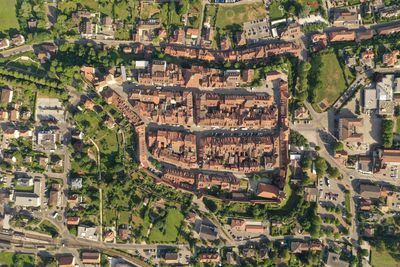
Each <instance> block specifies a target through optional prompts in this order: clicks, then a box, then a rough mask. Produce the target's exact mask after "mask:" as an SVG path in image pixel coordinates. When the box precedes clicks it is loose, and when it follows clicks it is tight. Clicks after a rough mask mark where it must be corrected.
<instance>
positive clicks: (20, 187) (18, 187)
mask: <svg viewBox="0 0 400 267" xmlns="http://www.w3.org/2000/svg"><path fill="white" fill-rule="evenodd" d="M14 190H15V191H20V192H33V186H23V185H16V186H15V187H14Z"/></svg>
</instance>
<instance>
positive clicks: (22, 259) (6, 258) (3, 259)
mask: <svg viewBox="0 0 400 267" xmlns="http://www.w3.org/2000/svg"><path fill="white" fill-rule="evenodd" d="M3 264H4V265H6V266H10V267H11V266H17V267H20V266H21V267H31V266H32V267H33V266H35V258H34V256H33V255H30V254H21V253H18V254H16V253H12V252H0V265H3Z"/></svg>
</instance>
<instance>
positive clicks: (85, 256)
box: [81, 252, 101, 263]
mask: <svg viewBox="0 0 400 267" xmlns="http://www.w3.org/2000/svg"><path fill="white" fill-rule="evenodd" d="M81 260H82V263H100V260H101V258H100V253H98V252H82V254H81Z"/></svg>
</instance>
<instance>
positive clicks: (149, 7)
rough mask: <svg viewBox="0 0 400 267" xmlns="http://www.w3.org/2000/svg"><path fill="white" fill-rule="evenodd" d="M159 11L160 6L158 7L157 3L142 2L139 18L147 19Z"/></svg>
mask: <svg viewBox="0 0 400 267" xmlns="http://www.w3.org/2000/svg"><path fill="white" fill-rule="evenodd" d="M159 12H160V8H159V7H158V4H142V10H141V12H140V18H141V19H149V18H151V17H153V16H154V15H155V14H157V13H159Z"/></svg>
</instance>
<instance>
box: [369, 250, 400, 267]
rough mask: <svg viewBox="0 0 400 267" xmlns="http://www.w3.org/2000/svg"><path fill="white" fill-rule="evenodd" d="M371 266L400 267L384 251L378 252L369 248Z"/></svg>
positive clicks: (399, 264) (398, 263) (399, 263)
mask: <svg viewBox="0 0 400 267" xmlns="http://www.w3.org/2000/svg"><path fill="white" fill-rule="evenodd" d="M371 265H372V266H374V267H380V266H385V267H400V262H398V261H396V260H395V259H394V258H393V257H392V256H391V255H390V254H389V252H387V251H386V250H384V251H382V252H378V251H377V250H376V248H374V247H372V248H371Z"/></svg>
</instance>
